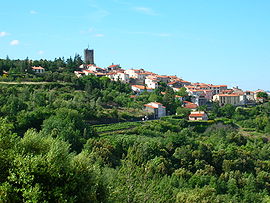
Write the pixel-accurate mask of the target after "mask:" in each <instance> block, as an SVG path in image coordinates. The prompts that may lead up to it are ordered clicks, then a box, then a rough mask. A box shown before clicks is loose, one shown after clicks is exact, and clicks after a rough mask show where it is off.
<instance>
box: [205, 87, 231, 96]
mask: <svg viewBox="0 0 270 203" xmlns="http://www.w3.org/2000/svg"><path fill="white" fill-rule="evenodd" d="M209 87H210V90H213V95H215V94H220V93H221V92H222V91H224V90H227V89H228V86H227V85H209Z"/></svg>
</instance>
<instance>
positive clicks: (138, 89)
mask: <svg viewBox="0 0 270 203" xmlns="http://www.w3.org/2000/svg"><path fill="white" fill-rule="evenodd" d="M131 89H132V90H133V91H134V92H136V93H137V94H140V93H142V92H144V91H147V92H152V91H153V90H154V89H153V88H149V87H146V86H143V85H131Z"/></svg>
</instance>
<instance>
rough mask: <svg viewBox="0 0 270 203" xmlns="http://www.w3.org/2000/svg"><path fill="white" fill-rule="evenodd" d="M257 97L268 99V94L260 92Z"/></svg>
mask: <svg viewBox="0 0 270 203" xmlns="http://www.w3.org/2000/svg"><path fill="white" fill-rule="evenodd" d="M257 97H260V98H264V99H268V94H267V93H266V92H258V93H257Z"/></svg>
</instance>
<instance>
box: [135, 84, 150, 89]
mask: <svg viewBox="0 0 270 203" xmlns="http://www.w3.org/2000/svg"><path fill="white" fill-rule="evenodd" d="M132 87H136V88H138V89H141V90H145V89H147V90H153V88H150V87H145V86H143V85H132Z"/></svg>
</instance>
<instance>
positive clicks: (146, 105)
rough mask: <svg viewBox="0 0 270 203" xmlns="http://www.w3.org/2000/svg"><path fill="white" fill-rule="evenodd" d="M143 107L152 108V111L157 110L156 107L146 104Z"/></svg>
mask: <svg viewBox="0 0 270 203" xmlns="http://www.w3.org/2000/svg"><path fill="white" fill-rule="evenodd" d="M144 106H145V107H149V108H152V109H158V107H155V106H152V105H148V104H145V105H144Z"/></svg>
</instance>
